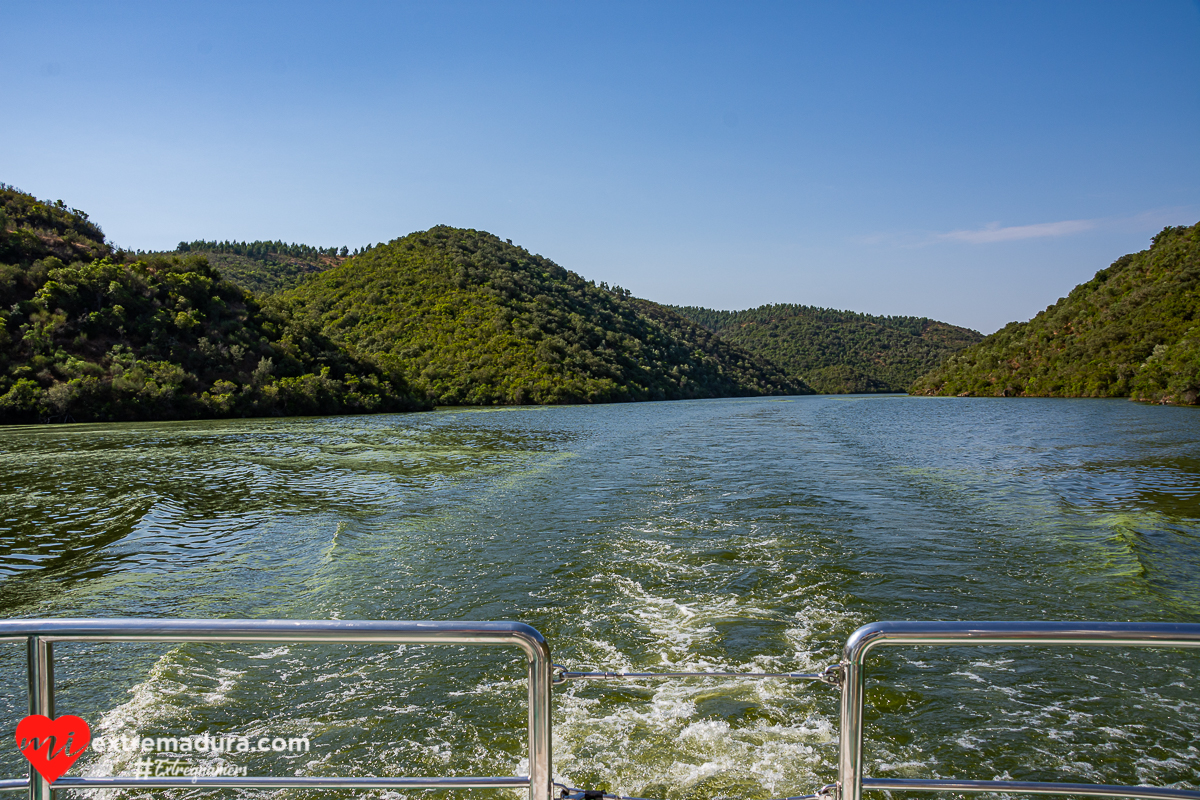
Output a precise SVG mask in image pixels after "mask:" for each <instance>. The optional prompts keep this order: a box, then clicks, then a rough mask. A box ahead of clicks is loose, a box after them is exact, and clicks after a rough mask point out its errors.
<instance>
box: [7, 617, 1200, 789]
mask: <svg viewBox="0 0 1200 800" xmlns="http://www.w3.org/2000/svg"><path fill="white" fill-rule="evenodd" d="M20 640H24V641H26V642H27V646H28V651H29V669H28V672H29V713H30V714H44V715H45V716H48V717H53V716H54V661H53V652H52V645H53V643H54V642H229V643H232V642H282V643H300V642H325V643H347V642H374V643H389V644H405V643H406V644H467V645H510V646H515V647H519V648H521V650H522V651H523V652H524V653H525V655H526V658H527V659H528V664H529V775H528V776H526V777H456V778H438V777H401V778H387V777H378V778H335V777H303V776H296V777H278V778H276V777H264V778H257V777H255V778H252V777H245V776H243V777H179V778H175V777H170V778H168V777H146V778H138V777H81V778H74V777H62V778H59V779H58V780H57V781H55V782H54V787H53V788H54V789H124V788H140V789H168V788H210V789H211V788H238V789H280V788H310V789H360V790H361V789H483V788H493V789H513V788H528V789H529V798H530V800H552V798H553V793H554V787H555V785H556V784H554V783H553V779H552V764H551V753H550V742H551V729H550V712H551V702H550V701H551V698H550V692H551V687H552V686H553V685H554V684H559V683H565V682H566V681H568V680H621V679H623V680H643V679H669V678H719V677H728V678H760V679H761V678H782V679H796V680H807V681H812V682H817V683H825V684H830V685H834V686H839V687H840V688H841V691H842V698H841V720H840V736H839V759H838V781H837V783H836V784H829V785H827V786H824V787H822V788H821V789H819V790H817V792H816V793H815V794H811V795H804V796H802V797H796V798H787V799H786V800H818V799H819V800H828V799H829V798H831V797H836V798H837V800H862V793H863V791H864V790H872V791H905V792H961V793H977V792H1004V793H1022V794H1069V795H1084V796H1092V797H1125V798H1139V800H1200V792H1197V791H1190V790H1184V789H1168V788H1158V787H1152V786H1106V785H1098V784H1080V783H1040V782H1031V781H983V780H958V779H943V780H921V779H910V778H888V779H881V778H866V777H864V775H863V756H862V753H863V698H864V688H865V683H866V658H867V656H868V654H869V653H870V652H871V651H872V650H874V649H875V648H877V647H902V646H932V645H940V646H953V647H961V646H964V645H974V646H1001V645H1033V646H1072V647H1172V648H1175V647H1183V648H1200V624H1186V623H1105V622H1077V623H1075V622H876V623H872V624H870V625H865V626H863V627H861V628H859V629H858V630H857V631H855V632H854V633H853V634H852V635H851V636H850V638H849V639H848V640H847V642H846V646H845V649H844V651H843V657H842V660H841V661H840V662H839V663H838V664H834V665H830V666H829V667H827V668H826V669H825V670H824V671H823V672H821V673H814V674H808V673H795V672H785V673H765V672H762V673H733V672H657V673H653V672H636V673H617V672H572V671H569V670H567V669H566V668H564V667H560V666H558V665H554V664H552V663H551V661H550V651H549V648H548V647H547V645H546V641H545V639H544V638H543V637H542V635H541V634H540V633H538V632H537V631H536V630H535V629H533V628H531V627H530V626H528V625H524V624H522V623H519V622H394V621H388V622H375V621H352V620H330V621H325V620H300V621H289V620H154V619H78V620H71V619H65V620H9V621H0V641H20ZM559 785H560V786H561V784H559ZM26 787H28V789H29V797H30V800H51V798H52V795H51V788H50V784H48V783H47V782H46V781H45V780H44V779H43V778H42V776H41V775H40V774H39V773H37V771H36V770H33V769H30V776H29V779H28V780H25V779H11V780H0V791H5V790H9V791H11V790H22V789H25V788H26ZM562 788H563V790H564V793H565V794H564V796H570V797H574V796H575V794H572V793H576V794H579V795H580V797H583V798H584V800H588V797H589V796H595V797H604V798H613V797H616V795H612V794H608V793H605V792H598V791H589V792H583V791H581V790H575V789H570V788H569V787H565V786H563V787H562Z"/></svg>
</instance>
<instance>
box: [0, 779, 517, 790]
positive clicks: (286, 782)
mask: <svg viewBox="0 0 1200 800" xmlns="http://www.w3.org/2000/svg"><path fill="white" fill-rule="evenodd" d="M28 785H29V782H28V780H4V781H0V791H14V790H23V789H25V788H27V787H28ZM54 788H55V789H78V790H85V789H190V788H206V789H527V788H529V778H527V777H526V778H487V777H485V778H474V777H462V778H325V777H304V776H301V777H279V778H248V777H224V776H221V777H218V776H211V777H199V776H197V777H194V778H182V777H180V778H176V777H171V778H166V777H163V778H158V777H147V778H138V777H131V776H120V777H111V778H109V777H87V778H68V777H62V778H59V779H58V780H56V781H55V782H54Z"/></svg>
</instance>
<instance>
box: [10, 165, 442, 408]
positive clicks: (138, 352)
mask: <svg viewBox="0 0 1200 800" xmlns="http://www.w3.org/2000/svg"><path fill="white" fill-rule="evenodd" d="M428 406H429V403H428V400H427V399H426V398H424V397H423V396H421V395H418V394H415V393H413V392H412V391H411V390H410V389H409V388H408V385H407V384H406V383H405V380H404V377H403V374H402V372H401V370H400V369H399V368H398V366H397V365H396V364H395V363H394V362H389V361H387V360H376V359H371V358H364V357H362V356H360V355H357V354H353V353H350V352H348V351H346V350H345V349H344V348H343V347H341V346H339V345H338V344H337V343H336V342H334V341H332V340H331V339H330V338H329V337H327V336H325V335H324V334H323V333H322V332H321V331H320V329H319V328H315V327H313V326H312V325H311V323H309V322H308V320H307V317H305V316H304V315H297V314H295V313H293V309H292V308H291V307H289V306H288V305H287V304H286V303H278V302H274V303H271V304H269V305H262V304H260V302H259V301H258V300H257V299H256V298H255V297H253V296H251V295H249V294H247V293H246V292H245V291H244V290H243V289H241V288H240V287H238V286H236V285H234V284H232V283H230V282H228V281H226V280H223V279H222V278H221V276H220V274H219V273H217V272H216V271H215V270H213V269H212V267H211V266H210V265H209V264H208V262H207V261H206V259H204V258H203V257H201V256H187V257H183V256H174V257H170V258H166V257H162V256H157V257H138V256H135V255H133V254H130V253H125V252H120V251H114V250H113V248H112V247H111V246H110V245H109V244H108V243H107V242H106V241H105V238H104V233H103V232H102V231H101V230H100V228H99V227H97V226H96V225H95V224H94V223H92V222H90V221H89V220H88V217H87V215H86V214H84V213H83V212H81V211H77V210H75V209H71V208H68V207H67V206H66V205H65V204H63V203H62V202H61V201H60V202H58V203H47V202H42V201H39V200H37V199H36V198H35V197H33V196H32V195H28V194H25V193H23V192H20V191H18V190H16V189H14V188H13V187H11V186H6V185H3V184H0V423H23V422H38V421H43V422H44V421H53V420H57V421H77V422H88V421H107V420H136V419H187V418H195V417H229V416H268V415H278V414H288V415H296V414H338V413H341V414H344V413H354V412H360V411H400V410H408V409H416V408H425V407H428Z"/></svg>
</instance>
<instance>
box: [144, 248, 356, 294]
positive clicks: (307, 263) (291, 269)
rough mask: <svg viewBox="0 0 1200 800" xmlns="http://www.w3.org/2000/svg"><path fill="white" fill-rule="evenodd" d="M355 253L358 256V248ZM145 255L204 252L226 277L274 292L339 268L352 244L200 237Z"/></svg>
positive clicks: (245, 286)
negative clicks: (328, 245)
mask: <svg viewBox="0 0 1200 800" xmlns="http://www.w3.org/2000/svg"><path fill="white" fill-rule="evenodd" d="M354 254H355V255H357V251H355V253H354ZM139 255H141V254H140V253H139ZM145 255H147V256H150V257H153V256H171V255H202V256H204V257H205V258H207V259H208V263H209V264H210V265H212V267H213V268H214V269H216V270H217V271H218V272H220V273H221V275H222V276H224V278H225V279H226V280H229V281H232V282H233V283H236V284H237V285H238V286H241V287H242V288H243V289H246V290H248V291H251V292H257V293H259V294H274V293H275V292H277V291H280V290H282V289H290V288H292V287H293V286H296V285H297V284H299V283H300V282H301V281H302V280H304V279H305V278H307V277H308V276H309V275H312V274H314V273H317V272H323V271H325V270H327V269H329V268H330V267H336V266H337V265H338V264H340V263H342V262H343V261H345V260H346V259H347V258H348V257H349V256H350V255H351V252H350V248H348V247H312V246H310V245H306V244H285V243H284V242H281V241H274V242H264V241H255V242H231V241H223V242H218V241H205V240H203V239H198V240H196V241H194V242H180V243H179V246H178V247H176V248H175V250H174V251H173V252H171V253H146V254H145Z"/></svg>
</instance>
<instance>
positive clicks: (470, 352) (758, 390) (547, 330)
mask: <svg viewBox="0 0 1200 800" xmlns="http://www.w3.org/2000/svg"><path fill="white" fill-rule="evenodd" d="M281 297H282V298H285V299H286V300H287V301H289V302H292V303H294V304H296V305H297V306H298V307H303V308H304V309H306V312H307V313H309V314H311V315H312V317H313V319H314V320H315V321H317V322H319V324H320V325H321V326H322V328H323V329H324V330H325V331H326V332H327V333H328V334H329V335H330V336H332V337H335V338H337V339H339V340H340V341H344V342H346V343H347V344H348V345H349V346H350V347H352V348H353V349H355V350H356V351H358V352H362V353H367V354H387V355H390V356H393V357H396V358H399V359H400V361H401V362H402V363H403V364H404V365H405V368H406V370H407V373H408V375H409V378H410V380H411V381H412V383H413V385H414V386H415V387H417V388H418V389H420V390H422V391H424V392H427V393H428V394H429V395H430V396H431V397H433V398H434V399H435V401H436V402H437V403H439V404H447V405H457V404H478V405H489V404H521V403H592V402H612V401H628V400H674V399H685V398H703V397H730V396H752V395H764V394H803V393H811V391H812V390H811V389H809V388H808V387H807V386H806V385H805V384H804V383H803V382H801V381H798V380H794V379H789V378H788V377H786V376H785V375H784V374H783V373H782V372H781V371H780V370H779V369H777V368H776V367H774V366H772V365H770V364H766V363H764V362H762V361H760V360H759V359H757V358H755V357H754V356H753V355H751V354H750V353H748V352H746V351H745V350H743V349H741V348H739V347H737V346H736V345H733V344H730V343H728V342H725V341H723V340H721V339H720V338H719V337H717V336H715V335H713V334H712V333H711V332H710V331H708V330H706V329H704V328H703V327H701V326H698V325H695V324H693V323H691V322H689V321H688V320H686V319H684V318H683V317H681V316H679V315H678V314H676V313H675V312H674V311H672V310H670V309H668V308H666V307H664V306H660V305H658V304H656V303H652V302H650V301H647V300H640V299H637V298H634V297H631V296H630V293H629V292H628V291H626V290H623V289H620V288H611V289H610V288H607V287H605V286H604V285H600V286H597V285H596V284H595V283H593V282H591V281H587V280H585V279H584V278H582V277H580V276H579V275H577V274H575V273H574V272H570V271H568V270H566V269H564V268H563V267H561V266H559V265H558V264H555V263H554V262H553V261H551V260H549V259H547V258H544V257H542V256H540V255H535V254H533V253H530V252H529V251H528V250H525V249H524V248H522V247H518V246H515V245H513V244H512V243H511V242H509V241H507V240H504V239H500V238H499V237H497V236H494V235H492V234H490V233H486V232H483V231H476V230H467V229H460V228H451V227H446V226H438V227H434V228H431V229H429V230H428V231H419V232H417V233H412V234H410V235H408V236H405V237H402V238H399V239H395V240H393V241H391V242H389V243H388V244H386V245H379V246H376V247H373V248H370V249H368V250H366V251H365V252H363V253H361V254H359V255H358V256H356V257H354V258H351V259H349V260H348V261H346V262H345V263H343V264H341V265H339V266H337V267H334V268H331V269H329V270H326V271H324V272H321V273H319V274H316V275H313V276H311V277H310V278H309V279H308V280H306V281H305V282H304V283H302V284H301V285H299V286H298V287H297V288H295V289H292V290H289V291H287V292H283V293H282V295H281Z"/></svg>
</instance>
